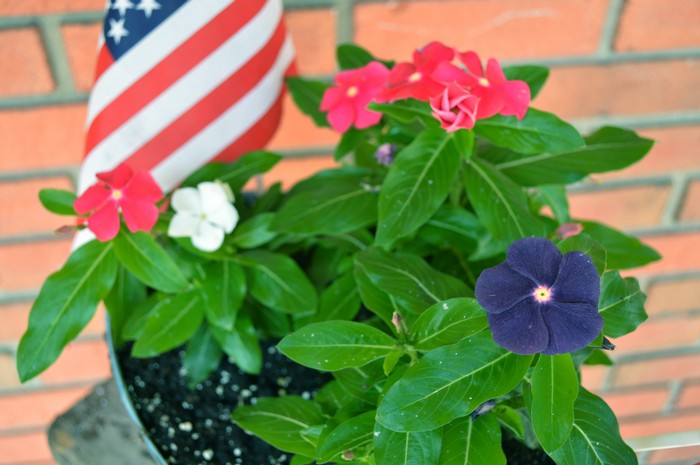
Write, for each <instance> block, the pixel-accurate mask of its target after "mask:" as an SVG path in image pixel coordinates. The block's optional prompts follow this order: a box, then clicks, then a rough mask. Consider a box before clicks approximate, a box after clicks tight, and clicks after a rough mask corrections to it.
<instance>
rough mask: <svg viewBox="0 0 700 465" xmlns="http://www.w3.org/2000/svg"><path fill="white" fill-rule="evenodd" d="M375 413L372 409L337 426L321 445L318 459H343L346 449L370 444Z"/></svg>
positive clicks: (352, 449) (351, 449)
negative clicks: (342, 455)
mask: <svg viewBox="0 0 700 465" xmlns="http://www.w3.org/2000/svg"><path fill="white" fill-rule="evenodd" d="M375 413H376V412H375V411H374V410H371V411H369V412H365V413H362V414H360V415H358V416H356V417H354V418H351V419H349V420H346V421H344V422H342V423H341V424H339V425H338V426H336V427H335V428H334V429H333V430H332V431H331V432H330V433H329V434H328V436H326V437H325V439H324V440H323V441H322V442H321V444H320V445H319V449H318V457H317V458H318V461H319V462H321V463H325V462H329V461H331V460H333V459H335V460H336V461H343V459H342V458H341V457H340V456H341V454H342V453H343V452H344V451H347V450H350V451H354V450H357V449H358V448H360V447H363V446H365V445H367V444H370V443H371V442H372V440H373V439H374V415H375Z"/></svg>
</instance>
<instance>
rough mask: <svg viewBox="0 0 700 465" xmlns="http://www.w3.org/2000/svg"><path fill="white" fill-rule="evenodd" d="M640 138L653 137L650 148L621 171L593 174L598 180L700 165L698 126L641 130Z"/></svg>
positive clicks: (696, 167) (665, 171) (678, 169)
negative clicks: (638, 160)
mask: <svg viewBox="0 0 700 465" xmlns="http://www.w3.org/2000/svg"><path fill="white" fill-rule="evenodd" d="M638 132H639V134H640V135H642V136H643V137H648V138H650V139H654V140H655V143H654V147H653V148H652V149H651V151H650V152H649V154H648V155H647V156H646V157H644V158H643V159H642V160H641V161H640V162H639V163H637V164H636V165H632V166H630V167H629V168H626V169H624V170H621V171H615V172H612V173H607V174H605V175H597V176H596V177H599V178H600V179H606V178H620V177H630V176H632V175H657V174H663V173H670V172H674V171H688V170H694V169H698V168H700V126H678V127H669V128H656V129H643V130H639V131H638Z"/></svg>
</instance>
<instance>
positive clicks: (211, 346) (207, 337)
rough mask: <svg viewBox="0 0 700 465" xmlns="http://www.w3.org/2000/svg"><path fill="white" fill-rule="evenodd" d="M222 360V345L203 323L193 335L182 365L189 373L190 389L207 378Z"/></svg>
mask: <svg viewBox="0 0 700 465" xmlns="http://www.w3.org/2000/svg"><path fill="white" fill-rule="evenodd" d="M219 362H221V347H219V344H218V343H217V342H216V339H214V335H213V334H212V333H211V331H209V327H208V326H207V325H206V324H203V325H201V326H200V327H199V329H198V330H197V332H196V333H195V334H194V336H192V339H190V342H189V343H188V344H187V349H186V350H185V358H184V359H183V360H182V366H183V367H184V368H185V371H186V375H187V386H188V387H189V388H190V389H194V387H195V386H196V385H197V384H199V383H201V382H202V381H204V380H205V379H207V378H208V377H209V375H211V374H212V373H213V372H214V370H216V368H217V367H218V366H219Z"/></svg>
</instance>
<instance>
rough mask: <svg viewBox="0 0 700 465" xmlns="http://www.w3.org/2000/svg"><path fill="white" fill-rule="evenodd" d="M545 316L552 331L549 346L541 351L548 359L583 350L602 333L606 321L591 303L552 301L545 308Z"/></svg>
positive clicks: (550, 331) (546, 322)
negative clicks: (552, 356) (550, 356)
mask: <svg viewBox="0 0 700 465" xmlns="http://www.w3.org/2000/svg"><path fill="white" fill-rule="evenodd" d="M542 316H543V318H544V320H545V324H546V325H547V327H548V328H549V344H548V345H547V348H546V349H544V350H543V351H542V353H544V354H547V355H557V354H565V353H568V352H574V351H576V350H579V349H583V348H584V347H586V346H587V345H588V344H590V343H591V342H593V340H594V339H595V338H596V337H598V335H599V334H600V332H601V331H602V329H603V317H601V316H600V314H599V313H598V306H597V305H591V304H588V303H567V302H558V301H553V302H551V303H549V304H548V305H545V306H544V310H543V314H542Z"/></svg>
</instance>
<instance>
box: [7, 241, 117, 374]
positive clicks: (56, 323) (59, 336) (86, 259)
mask: <svg viewBox="0 0 700 465" xmlns="http://www.w3.org/2000/svg"><path fill="white" fill-rule="evenodd" d="M116 276H117V260H116V259H115V257H114V251H113V250H112V243H108V242H99V241H96V240H93V241H91V242H88V243H87V244H85V245H83V246H82V247H80V248H79V249H77V250H76V251H74V252H73V253H72V254H71V256H70V257H69V258H68V261H66V264H65V265H63V268H61V269H60V270H59V271H57V272H55V273H53V274H52V275H51V276H49V277H48V278H47V279H46V281H45V282H44V284H43V286H42V287H41V290H40V291H39V295H38V296H37V298H36V300H35V301H34V304H33V305H32V309H31V312H30V313H29V325H28V328H27V331H26V332H25V333H24V335H23V336H22V340H21V341H20V343H19V347H18V348H17V371H18V373H19V378H20V380H21V381H22V382H25V381H28V380H30V379H32V378H34V377H35V376H37V375H38V374H39V373H41V372H42V371H44V370H45V369H47V368H48V367H49V366H50V365H51V364H52V363H53V362H54V361H56V359H57V358H58V356H59V355H60V354H61V352H62V351H63V348H64V347H65V346H66V345H67V344H68V343H69V342H70V341H72V340H73V339H75V338H76V336H77V335H78V334H79V333H80V331H82V330H83V328H84V327H85V326H86V325H87V324H88V323H89V322H90V320H91V319H92V317H93V315H94V314H95V310H96V309H97V304H98V303H99V302H100V301H101V300H102V299H104V298H105V296H106V295H107V293H108V292H109V290H110V289H111V288H112V286H113V284H114V281H115V279H116Z"/></svg>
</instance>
